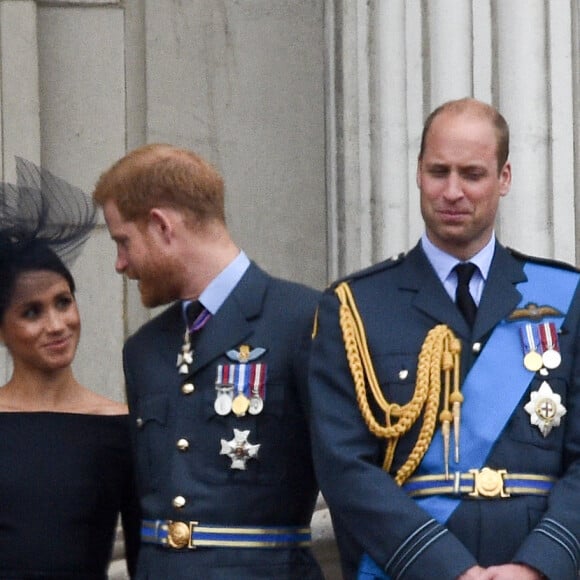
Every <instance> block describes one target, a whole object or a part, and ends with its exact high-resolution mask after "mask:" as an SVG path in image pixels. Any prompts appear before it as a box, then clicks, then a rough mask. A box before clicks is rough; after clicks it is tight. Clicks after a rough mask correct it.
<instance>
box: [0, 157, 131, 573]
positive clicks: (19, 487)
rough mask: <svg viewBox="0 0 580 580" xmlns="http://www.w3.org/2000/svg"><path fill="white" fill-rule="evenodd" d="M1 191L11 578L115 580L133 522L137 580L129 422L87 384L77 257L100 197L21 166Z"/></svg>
mask: <svg viewBox="0 0 580 580" xmlns="http://www.w3.org/2000/svg"><path fill="white" fill-rule="evenodd" d="M17 174H18V180H17V185H10V184H2V185H0V342H2V343H3V344H4V346H5V347H6V349H7V350H8V352H9V353H10V355H11V359H12V363H13V364H12V366H13V372H12V376H11V378H10V380H9V381H8V382H7V383H6V384H5V385H4V386H2V387H0V506H1V507H0V578H2V579H4V578H13V579H14V578H18V579H20V580H28V579H36V578H44V579H57V578H58V579H62V580H65V579H73V578H74V579H75V580H93V579H94V580H97V579H98V580H104V579H106V578H107V569H108V565H109V561H110V558H111V554H112V548H113V542H114V536H115V530H116V525H117V521H118V517H119V514H121V516H122V520H123V525H124V532H125V533H124V535H125V544H126V556H127V563H128V569H129V573H130V574H131V575H133V572H134V566H135V561H136V551H137V547H138V542H139V538H138V533H139V531H138V528H139V514H138V508H137V503H136V495H137V494H136V493H135V492H134V489H133V470H132V465H131V454H130V448H129V445H130V444H129V434H128V415H127V408H126V406H125V405H124V404H121V403H118V402H115V401H112V400H109V399H107V398H105V397H103V396H101V395H99V394H97V393H95V392H93V391H91V390H89V389H87V388H86V387H84V386H83V385H81V384H80V383H79V382H78V381H77V380H76V378H75V376H74V374H73V370H72V366H71V365H72V362H73V359H74V356H75V352H76V348H77V345H78V341H79V336H80V326H81V325H80V317H79V312H78V309H77V304H76V301H75V283H74V279H73V277H72V275H71V273H70V270H69V268H68V267H67V265H65V261H66V262H69V263H70V260H71V259H73V258H74V257H76V254H77V253H78V251H79V250H80V247H81V245H82V243H83V242H84V241H85V240H86V239H87V238H88V236H89V234H90V231H91V229H92V227H93V226H94V223H95V208H94V206H93V204H92V201H91V200H90V198H88V197H87V196H85V195H84V193H83V192H82V191H81V190H79V189H77V188H74V187H72V186H70V185H69V184H67V183H66V182H64V181H63V180H60V179H58V178H57V177H55V176H53V175H51V174H50V173H49V172H47V171H45V170H41V169H40V168H38V167H37V166H36V165H34V164H33V163H30V162H28V161H25V160H23V159H17Z"/></svg>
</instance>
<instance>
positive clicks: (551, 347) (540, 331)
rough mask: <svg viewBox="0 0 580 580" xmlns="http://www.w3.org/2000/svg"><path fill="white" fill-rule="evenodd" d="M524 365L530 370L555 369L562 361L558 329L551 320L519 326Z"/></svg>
mask: <svg viewBox="0 0 580 580" xmlns="http://www.w3.org/2000/svg"><path fill="white" fill-rule="evenodd" d="M520 336H521V339H522V347H523V350H524V366H525V367H526V368H527V369H528V370H529V371H532V372H537V371H539V370H540V369H542V368H546V369H550V370H552V369H556V368H558V367H559V366H560V363H561V362H562V356H561V355H560V345H559V344H558V330H557V329H556V325H555V324H554V323H553V322H542V323H540V324H531V323H527V324H525V325H524V326H522V327H520Z"/></svg>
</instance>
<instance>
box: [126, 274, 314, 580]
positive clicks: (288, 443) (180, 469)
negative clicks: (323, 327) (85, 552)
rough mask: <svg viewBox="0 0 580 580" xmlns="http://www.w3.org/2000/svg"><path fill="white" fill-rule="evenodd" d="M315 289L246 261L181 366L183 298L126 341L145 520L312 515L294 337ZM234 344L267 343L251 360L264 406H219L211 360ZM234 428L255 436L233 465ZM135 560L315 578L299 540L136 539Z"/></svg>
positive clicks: (191, 573)
mask: <svg viewBox="0 0 580 580" xmlns="http://www.w3.org/2000/svg"><path fill="white" fill-rule="evenodd" d="M318 297H319V293H317V292H316V291H314V290H311V289H309V288H306V287H304V286H301V285H298V284H295V283H291V282H286V281H283V280H279V279H275V278H273V277H271V276H269V275H268V274H266V273H265V272H263V271H262V270H261V269H259V268H258V267H257V266H256V265H255V264H253V263H252V264H251V265H250V266H249V268H248V270H247V271H246V272H245V274H244V275H243V277H242V278H241V280H240V281H239V283H238V284H237V286H236V287H235V288H234V290H233V291H232V293H231V294H230V295H229V296H228V298H227V299H226V301H225V302H224V303H223V305H222V306H221V308H220V309H219V310H218V312H217V313H216V315H215V316H213V317H211V318H210V320H209V321H208V322H207V324H206V325H205V327H204V328H203V329H202V330H201V331H200V334H199V337H198V338H197V342H196V344H195V356H194V361H193V363H192V364H191V365H190V368H189V372H188V374H186V375H183V374H179V372H178V368H177V366H176V359H177V355H178V354H179V353H180V352H181V347H182V344H183V337H184V330H185V323H184V320H183V316H182V307H181V304H180V303H176V304H174V305H172V306H170V307H169V308H168V309H167V310H166V311H164V312H162V313H161V314H160V315H158V316H157V317H156V318H154V319H153V320H151V321H150V322H148V323H147V324H145V325H144V326H143V327H142V328H141V329H140V330H139V331H138V332H137V333H135V334H134V335H133V336H132V337H130V338H129V339H128V341H127V343H126V345H125V348H124V370H125V376H126V384H127V395H128V402H129V409H130V416H131V420H132V425H133V427H132V437H133V443H134V448H135V454H136V463H137V466H136V468H137V479H138V486H139V494H140V501H141V508H142V514H143V518H144V519H145V520H149V521H152V520H153V521H154V520H172V521H175V520H177V521H184V522H190V521H195V522H198V523H199V525H200V526H202V525H219V526H225V527H226V528H228V529H231V527H235V526H243V527H252V528H268V527H269V526H274V527H286V526H305V527H307V526H309V525H310V519H311V516H312V512H313V509H314V505H315V501H316V497H317V493H318V488H317V484H316V482H315V477H314V471H313V466H312V460H311V451H310V438H309V435H308V423H307V419H306V410H305V397H306V392H305V390H306V366H307V354H305V350H303V348H302V347H304V346H305V345H306V346H307V345H308V340H309V335H310V332H311V329H312V319H313V316H314V311H315V308H316V302H317V299H318ZM242 345H245V346H249V347H250V348H251V349H261V348H263V349H265V352H264V353H263V354H261V355H260V357H259V358H258V359H256V361H255V362H259V363H264V364H265V365H266V367H267V377H266V384H265V389H266V390H265V397H264V406H263V410H262V411H261V412H260V413H259V414H257V415H252V414H250V413H246V414H245V415H244V416H239V417H238V416H236V415H235V414H234V413H233V412H230V413H228V414H227V415H226V416H223V415H219V414H218V413H217V412H216V409H214V403H215V400H216V395H217V391H216V381H217V378H216V377H217V372H218V367H219V366H220V365H226V364H233V363H232V360H231V358H229V357H228V356H227V354H226V353H228V352H230V353H231V351H232V350H233V351H239V350H240V347H242ZM257 352H261V351H257ZM184 385H187V387H186V388H182V387H183V386H184ZM191 385H192V386H193V388H192V387H191ZM234 429H236V430H238V431H241V432H244V431H249V434H247V442H248V443H249V444H252V445H260V447H259V452H258V455H257V457H249V458H246V459H247V460H246V461H245V469H232V459H231V458H230V457H229V456H228V455H227V454H221V453H220V451H221V449H222V443H221V442H222V440H225V441H230V440H232V439H233V438H234ZM178 442H179V443H178ZM175 498H179V499H178V500H175ZM194 537H195V528H194ZM137 569H138V572H137V578H139V579H149V580H160V579H164V578H167V579H171V580H179V579H188V580H192V579H196V578H200V579H201V578H203V579H204V580H211V579H231V580H234V579H235V580H238V579H240V578H244V579H248V580H252V579H265V578H277V579H279V580H282V579H287V580H291V579H295V578H304V579H316V580H318V579H320V578H322V574H321V572H320V569H319V567H318V564H317V563H316V562H315V560H314V558H313V556H312V554H311V552H310V549H309V548H307V547H296V546H284V547H280V548H256V547H251V548H230V547H227V548H224V547H202V548H197V549H191V548H187V547H186V548H182V549H173V548H169V547H166V546H163V545H155V544H149V543H144V544H142V546H141V550H140V554H139V561H138V568H137Z"/></svg>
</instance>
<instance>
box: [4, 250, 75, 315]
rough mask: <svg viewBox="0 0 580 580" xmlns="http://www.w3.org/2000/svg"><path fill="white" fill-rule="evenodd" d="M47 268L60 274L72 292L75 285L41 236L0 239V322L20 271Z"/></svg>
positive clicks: (46, 269)
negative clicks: (15, 240)
mask: <svg viewBox="0 0 580 580" xmlns="http://www.w3.org/2000/svg"><path fill="white" fill-rule="evenodd" d="M40 271H48V272H54V273H56V274H59V275H60V276H62V277H63V278H64V279H65V280H66V282H67V284H68V286H69V288H70V291H71V293H72V294H74V293H75V290H76V286H75V281H74V278H73V276H72V274H71V272H70V270H69V269H68V268H67V267H66V266H65V264H64V262H63V261H62V260H61V259H60V258H59V257H58V256H57V254H56V253H55V252H54V251H53V250H51V249H50V247H49V246H48V245H47V244H46V242H44V241H42V240H31V241H29V242H26V243H24V244H13V243H12V242H10V241H7V240H2V239H0V272H1V275H0V324H2V322H3V321H4V314H5V313H6V309H7V308H8V307H9V306H10V303H11V302H12V298H13V294H14V288H15V287H16V282H17V281H18V278H19V277H20V275H21V274H25V273H27V272H40Z"/></svg>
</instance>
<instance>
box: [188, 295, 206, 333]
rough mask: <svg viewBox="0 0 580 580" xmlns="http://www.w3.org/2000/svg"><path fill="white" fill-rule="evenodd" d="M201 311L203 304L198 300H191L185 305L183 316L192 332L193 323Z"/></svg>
mask: <svg viewBox="0 0 580 580" xmlns="http://www.w3.org/2000/svg"><path fill="white" fill-rule="evenodd" d="M202 311H203V304H202V303H201V302H200V301H199V300H193V301H192V302H190V303H189V304H188V305H187V306H186V307H185V317H186V318H187V328H189V332H194V329H193V325H194V323H195V321H196V320H197V318H198V317H199V315H200V314H201V313H202Z"/></svg>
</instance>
